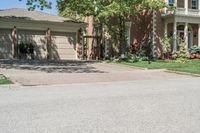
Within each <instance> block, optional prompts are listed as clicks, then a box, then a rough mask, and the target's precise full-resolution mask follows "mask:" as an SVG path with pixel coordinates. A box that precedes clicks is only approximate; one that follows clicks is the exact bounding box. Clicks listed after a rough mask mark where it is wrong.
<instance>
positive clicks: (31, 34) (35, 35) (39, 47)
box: [18, 30, 47, 59]
mask: <svg viewBox="0 0 200 133" xmlns="http://www.w3.org/2000/svg"><path fill="white" fill-rule="evenodd" d="M20 43H25V44H30V43H31V44H33V45H34V52H35V53H34V57H35V59H46V58H47V48H46V37H45V31H32V30H18V44H20Z"/></svg>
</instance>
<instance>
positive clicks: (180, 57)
mask: <svg viewBox="0 0 200 133" xmlns="http://www.w3.org/2000/svg"><path fill="white" fill-rule="evenodd" d="M188 55H189V54H188V51H187V49H186V48H185V44H184V42H181V43H180V44H179V50H178V51H177V52H175V53H173V55H172V58H173V59H174V60H175V62H177V63H185V62H187V60H188Z"/></svg>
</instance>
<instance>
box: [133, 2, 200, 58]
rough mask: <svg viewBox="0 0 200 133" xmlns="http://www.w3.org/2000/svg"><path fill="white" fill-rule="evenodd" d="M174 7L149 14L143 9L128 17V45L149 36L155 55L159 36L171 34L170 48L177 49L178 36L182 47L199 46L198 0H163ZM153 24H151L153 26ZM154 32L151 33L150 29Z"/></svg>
mask: <svg viewBox="0 0 200 133" xmlns="http://www.w3.org/2000/svg"><path fill="white" fill-rule="evenodd" d="M165 2H166V3H168V4H169V5H171V6H172V5H174V6H175V7H176V10H175V11H168V10H167V9H162V10H160V11H159V12H157V13H155V14H154V15H153V13H152V12H143V13H141V14H140V15H139V16H137V17H134V18H132V19H131V23H132V24H131V28H130V29H129V30H130V33H131V34H130V36H129V37H130V45H133V46H135V45H141V44H142V43H143V42H144V41H145V40H148V38H149V36H154V37H153V40H152V41H153V43H154V44H155V45H156V50H157V54H158V56H160V55H161V53H162V47H161V40H162V38H164V37H172V38H173V42H172V52H175V51H177V49H178V43H179V41H180V39H182V40H184V43H185V48H187V49H188V48H190V47H191V46H193V45H198V46H200V1H199V0H165ZM152 21H154V22H155V23H154V25H153V24H152ZM153 27H154V28H155V29H154V30H153ZM153 31H154V32H155V33H154V32H153Z"/></svg>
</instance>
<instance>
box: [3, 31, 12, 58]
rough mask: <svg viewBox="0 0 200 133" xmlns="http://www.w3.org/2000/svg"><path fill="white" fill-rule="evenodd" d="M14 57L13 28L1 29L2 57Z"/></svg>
mask: <svg viewBox="0 0 200 133" xmlns="http://www.w3.org/2000/svg"><path fill="white" fill-rule="evenodd" d="M6 58H12V30H11V29H0V59H6Z"/></svg>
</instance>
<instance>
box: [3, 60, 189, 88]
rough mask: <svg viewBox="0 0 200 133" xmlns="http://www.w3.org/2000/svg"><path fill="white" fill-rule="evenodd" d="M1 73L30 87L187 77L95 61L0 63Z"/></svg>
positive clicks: (17, 61) (14, 61)
mask: <svg viewBox="0 0 200 133" xmlns="http://www.w3.org/2000/svg"><path fill="white" fill-rule="evenodd" d="M0 73H2V74H4V75H5V76H7V77H9V78H10V79H11V80H12V81H14V82H15V83H17V84H20V85H30V86H35V85H55V84H72V83H95V82H112V81H135V80H157V79H176V78H187V77H190V76H186V75H178V74H174V73H167V72H165V71H164V70H144V69H137V68H131V67H127V66H122V65H116V64H106V63H102V62H95V61H27V60H25V61H23V60H21V61H19V60H13V61H11V60H1V61H0Z"/></svg>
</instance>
